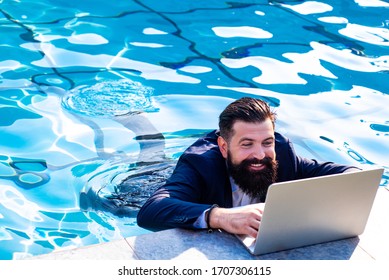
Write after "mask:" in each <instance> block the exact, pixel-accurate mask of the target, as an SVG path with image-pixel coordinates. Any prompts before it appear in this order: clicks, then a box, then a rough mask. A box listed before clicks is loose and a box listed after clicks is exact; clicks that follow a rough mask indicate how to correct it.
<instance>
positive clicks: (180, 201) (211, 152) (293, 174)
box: [137, 131, 352, 230]
mask: <svg viewBox="0 0 389 280" xmlns="http://www.w3.org/2000/svg"><path fill="white" fill-rule="evenodd" d="M217 137H218V132H217V131H212V132H211V133H209V134H207V135H206V136H205V137H203V138H200V139H198V140H197V141H196V142H195V143H194V144H193V145H191V146H190V147H189V148H188V149H187V150H186V151H185V152H184V153H183V154H182V155H181V157H180V158H179V160H178V162H177V166H176V168H175V170H174V172H173V174H172V176H171V177H170V178H169V179H168V180H167V182H166V184H165V185H163V186H162V187H160V188H159V189H158V190H157V191H156V192H155V193H154V194H153V195H152V196H151V197H150V198H149V199H148V200H147V201H146V203H145V204H144V205H143V207H142V208H141V209H140V211H139V213H138V216H137V222H138V225H139V226H141V227H144V228H147V229H150V230H160V229H168V228H175V227H181V228H194V226H193V224H194V222H195V221H196V219H197V218H198V217H199V216H200V215H201V214H202V213H203V212H204V211H205V210H206V209H208V208H209V207H210V206H211V205H213V204H217V205H219V206H220V207H227V208H230V207H232V191H231V185H230V179H229V175H228V172H227V168H226V162H225V159H224V158H223V156H222V154H221V152H220V150H219V147H218V145H217ZM275 139H276V142H275V151H276V159H277V161H278V173H277V182H282V181H289V180H296V179H303V178H309V177H316V176H322V175H328V174H336V173H341V172H344V171H345V170H346V169H348V168H352V167H350V166H345V165H339V164H334V163H331V162H324V163H319V162H317V161H316V160H310V159H306V158H302V157H299V156H297V155H296V153H295V151H294V148H293V145H292V143H291V142H290V141H289V140H288V139H287V138H285V137H284V136H282V135H281V134H279V133H275Z"/></svg>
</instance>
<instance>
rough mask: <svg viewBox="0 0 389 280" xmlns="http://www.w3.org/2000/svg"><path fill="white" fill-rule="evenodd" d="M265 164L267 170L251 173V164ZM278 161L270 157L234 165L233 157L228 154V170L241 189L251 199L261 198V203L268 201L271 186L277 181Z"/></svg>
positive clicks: (247, 160)
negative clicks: (268, 191)
mask: <svg viewBox="0 0 389 280" xmlns="http://www.w3.org/2000/svg"><path fill="white" fill-rule="evenodd" d="M253 163H254V164H264V165H265V168H264V169H262V170H260V171H250V169H249V166H250V164H253ZM277 167H278V164H277V161H275V160H272V159H271V158H269V157H265V158H263V159H262V160H258V159H246V160H243V161H242V162H241V163H239V164H233V163H232V161H231V155H230V153H228V157H227V168H228V171H229V173H230V175H231V177H232V179H234V181H235V183H236V184H237V185H238V186H239V188H240V189H241V190H242V191H243V192H244V193H245V194H247V195H249V196H250V197H251V198H259V199H260V202H264V201H265V200H266V194H267V190H268V188H269V186H270V185H271V184H272V183H274V182H275V181H276V179H277Z"/></svg>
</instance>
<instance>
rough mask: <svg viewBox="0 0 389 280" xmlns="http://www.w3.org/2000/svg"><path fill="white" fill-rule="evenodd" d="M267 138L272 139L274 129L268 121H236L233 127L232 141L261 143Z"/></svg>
mask: <svg viewBox="0 0 389 280" xmlns="http://www.w3.org/2000/svg"><path fill="white" fill-rule="evenodd" d="M269 137H273V138H274V127H273V123H272V122H271V120H270V119H266V120H265V121H263V122H243V121H236V122H235V123H234V125H233V135H232V138H231V140H232V141H241V140H242V139H252V140H258V141H262V140H265V139H267V138H269Z"/></svg>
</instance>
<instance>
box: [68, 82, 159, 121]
mask: <svg viewBox="0 0 389 280" xmlns="http://www.w3.org/2000/svg"><path fill="white" fill-rule="evenodd" d="M152 94H153V88H151V87H146V86H143V85H142V84H141V83H138V82H134V81H130V80H119V81H104V82H100V83H97V84H94V85H90V86H80V87H77V88H75V89H73V90H72V91H70V93H69V95H67V96H65V97H64V98H63V100H62V105H63V106H64V108H66V109H67V110H70V111H72V112H75V113H79V114H82V115H87V116H92V117H112V116H119V115H126V114H137V113H140V112H155V111H158V109H157V108H156V107H154V104H153V101H152V99H151V96H152Z"/></svg>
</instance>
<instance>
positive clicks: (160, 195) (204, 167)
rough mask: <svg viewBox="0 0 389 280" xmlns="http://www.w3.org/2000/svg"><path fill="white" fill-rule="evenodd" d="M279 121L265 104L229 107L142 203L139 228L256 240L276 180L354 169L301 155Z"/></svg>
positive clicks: (242, 103) (251, 100) (238, 103)
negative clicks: (278, 129) (213, 231)
mask: <svg viewBox="0 0 389 280" xmlns="http://www.w3.org/2000/svg"><path fill="white" fill-rule="evenodd" d="M275 120H276V116H275V113H274V112H272V111H271V109H270V107H269V105H268V104H267V103H266V102H264V101H262V100H259V99H254V98H249V97H244V98H241V99H239V100H236V101H234V102H232V103H231V104H229V105H228V106H227V107H226V108H225V109H224V111H223V112H222V113H221V114H220V116H219V130H215V131H212V132H210V133H209V134H207V135H206V136H204V137H203V138H200V139H198V140H197V141H196V142H195V143H194V144H192V145H191V146H190V147H189V148H188V149H187V150H186V151H185V152H184V153H183V154H182V156H181V157H180V159H179V160H178V162H177V166H176V168H175V170H174V172H173V174H172V176H171V177H170V178H169V179H168V180H167V182H166V183H165V184H164V185H163V186H162V187H160V188H159V189H158V190H157V191H156V192H155V193H154V194H153V195H152V196H151V197H150V198H149V199H148V200H147V202H146V203H145V204H144V205H143V207H142V208H141V209H140V211H139V213H138V225H139V226H141V227H144V228H147V229H150V230H160V229H168V228H175V227H181V228H191V229H206V228H208V229H216V228H217V229H222V230H225V231H227V232H230V233H236V234H247V235H251V236H253V237H256V235H257V232H258V229H259V226H260V221H261V217H262V212H263V207H264V202H265V201H266V193H267V190H268V188H269V186H270V185H271V184H272V183H273V182H283V181H290V180H297V179H303V178H310V177H316V176H323V175H329V174H336V173H342V172H345V171H349V170H355V167H352V166H345V165H339V164H335V163H332V162H318V161H316V160H314V159H307V158H303V157H300V156H298V155H296V153H295V151H294V148H293V145H292V143H291V142H290V141H289V140H288V139H287V138H285V137H284V136H282V135H281V134H279V133H277V132H275ZM291 203H293V202H291Z"/></svg>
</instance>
